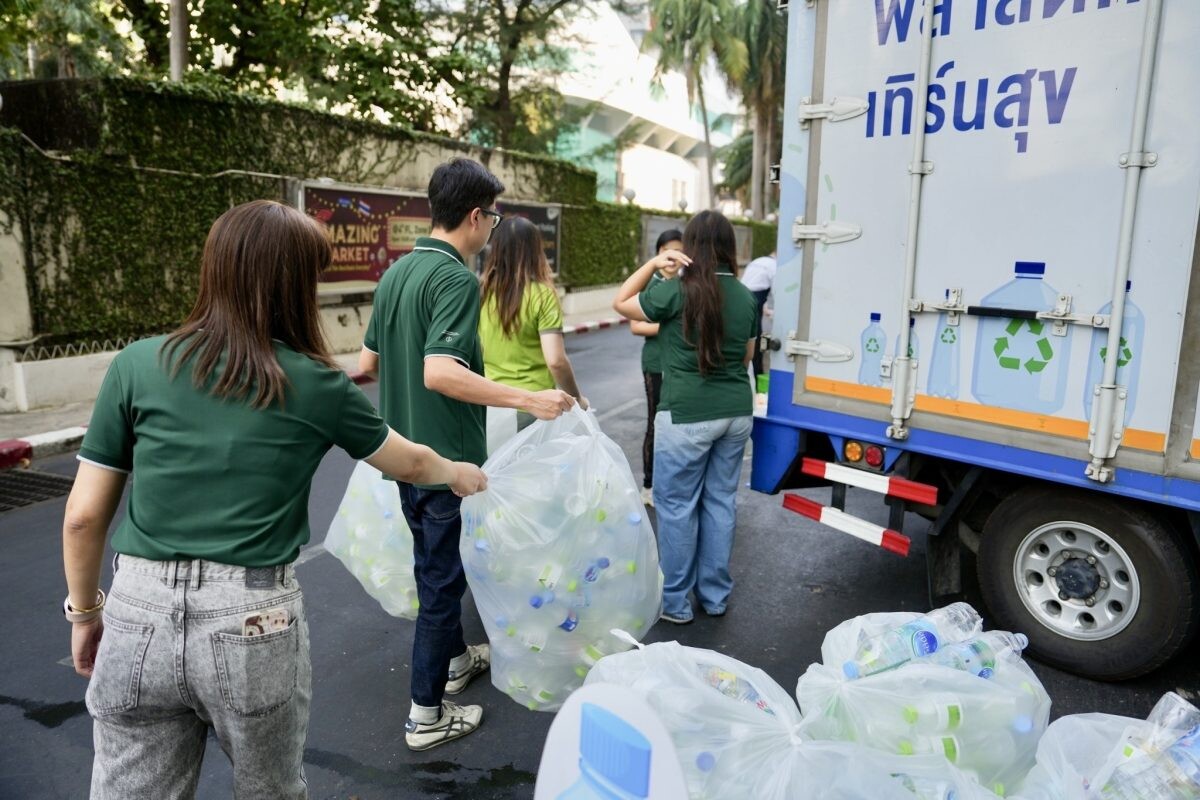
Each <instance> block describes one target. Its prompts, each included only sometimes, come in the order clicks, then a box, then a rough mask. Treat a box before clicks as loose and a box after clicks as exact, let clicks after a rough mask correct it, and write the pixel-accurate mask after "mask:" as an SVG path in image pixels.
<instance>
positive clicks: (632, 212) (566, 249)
mask: <svg viewBox="0 0 1200 800" xmlns="http://www.w3.org/2000/svg"><path fill="white" fill-rule="evenodd" d="M641 237H642V211H641V209H639V208H637V207H636V206H629V205H615V204H613V203H600V202H596V203H592V204H590V205H587V206H582V207H571V208H564V209H563V220H562V253H561V256H560V261H559V263H561V264H562V271H561V273H560V276H559V279H560V280H561V281H562V283H564V284H565V285H566V286H567V287H568V288H573V289H574V288H582V287H586V286H601V285H604V284H606V283H618V282H620V281H623V280H624V279H625V276H626V275H627V274H628V273H629V271H630V270H632V269H634V268H636V267H637V258H638V245H639V243H640V241H641Z"/></svg>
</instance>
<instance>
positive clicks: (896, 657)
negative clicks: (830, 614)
mask: <svg viewBox="0 0 1200 800" xmlns="http://www.w3.org/2000/svg"><path fill="white" fill-rule="evenodd" d="M982 622H983V620H982V619H981V618H980V617H979V614H978V613H977V612H976V611H975V609H973V608H971V606H970V605H968V604H966V603H954V604H952V605H948V606H946V607H945V608H939V609H935V610H934V611H931V612H929V613H928V614H926V615H925V616H923V617H918V618H916V619H914V620H913V621H912V622H909V623H907V624H905V625H901V626H900V627H898V628H893V629H891V630H889V631H886V632H884V633H882V634H880V635H878V636H875V637H873V638H870V639H867V640H866V641H864V642H862V643H861V644H860V645H859V648H858V651H857V652H856V653H855V657H854V658H853V659H852V660H849V661H846V662H845V663H844V664H842V672H843V673H844V674H845V676H846V677H847V678H849V679H850V680H854V679H856V678H863V677H866V676H867V675H874V674H875V673H877V672H883V671H885V670H889V669H894V668H896V667H898V666H900V665H901V664H904V663H907V662H908V661H911V660H912V659H914V658H921V657H924V656H929V655H932V654H933V653H935V652H936V651H937V650H938V648H939V647H940V646H941V645H942V644H945V643H950V642H961V641H964V640H965V639H967V638H969V637H970V636H972V635H974V634H975V633H976V632H977V631H978V630H979V627H980V625H981V624H982Z"/></svg>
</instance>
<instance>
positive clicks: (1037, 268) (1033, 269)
mask: <svg viewBox="0 0 1200 800" xmlns="http://www.w3.org/2000/svg"><path fill="white" fill-rule="evenodd" d="M1013 271H1014V272H1016V274H1018V275H1038V276H1041V275H1045V274H1046V262H1045V261H1018V262H1017V263H1016V265H1015V266H1014V270H1013Z"/></svg>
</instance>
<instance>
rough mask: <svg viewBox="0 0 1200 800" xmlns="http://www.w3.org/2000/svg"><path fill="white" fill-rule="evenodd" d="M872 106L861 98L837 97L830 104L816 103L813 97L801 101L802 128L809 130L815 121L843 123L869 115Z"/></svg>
mask: <svg viewBox="0 0 1200 800" xmlns="http://www.w3.org/2000/svg"><path fill="white" fill-rule="evenodd" d="M868 108H870V104H869V103H868V102H867V101H866V100H863V99H862V98H861V97H835V98H833V99H832V100H830V101H829V102H828V103H814V102H813V101H812V98H811V97H806V98H804V99H803V100H801V101H800V127H801V128H807V127H808V124H809V123H810V122H812V121H813V120H814V119H824V120H828V121H830V122H842V121H844V120H848V119H854V118H855V117H858V116H862V115H863V114H865V113H867V109H868Z"/></svg>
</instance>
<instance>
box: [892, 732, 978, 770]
mask: <svg viewBox="0 0 1200 800" xmlns="http://www.w3.org/2000/svg"><path fill="white" fill-rule="evenodd" d="M896 750H897V752H899V753H900V755H903V756H925V755H935V756H945V757H946V760H947V761H949V762H950V763H951V764H956V763H958V759H959V756H960V755H961V754H962V750H961V747H960V745H959V743H958V737H955V736H914V737H912V738H911V739H901V740H900V742H899V744H898V746H897V748H896Z"/></svg>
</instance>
